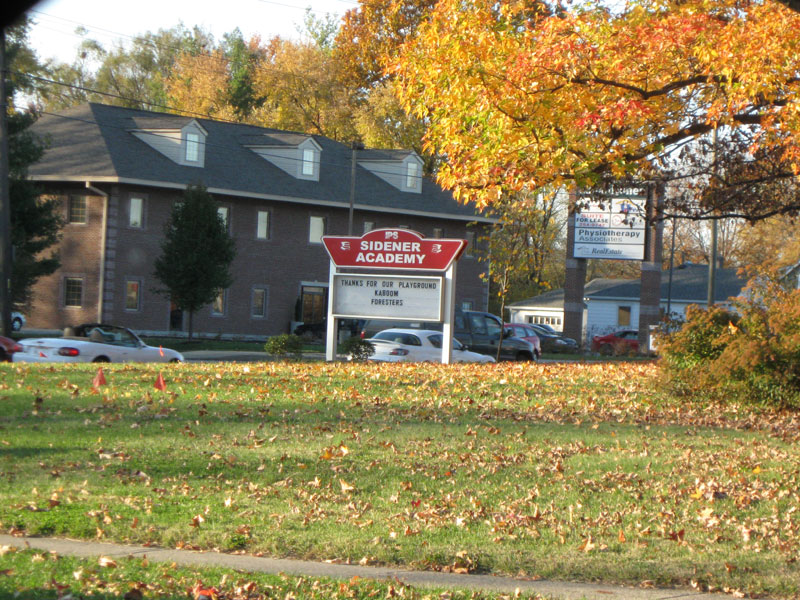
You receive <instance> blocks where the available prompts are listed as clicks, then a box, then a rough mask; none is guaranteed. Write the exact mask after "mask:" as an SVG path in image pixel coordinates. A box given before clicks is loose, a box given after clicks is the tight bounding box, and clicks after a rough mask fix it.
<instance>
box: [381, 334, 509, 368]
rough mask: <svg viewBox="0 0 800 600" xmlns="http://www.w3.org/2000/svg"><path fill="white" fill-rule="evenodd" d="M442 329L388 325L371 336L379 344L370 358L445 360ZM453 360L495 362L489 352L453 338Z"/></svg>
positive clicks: (415, 360) (424, 360)
mask: <svg viewBox="0 0 800 600" xmlns="http://www.w3.org/2000/svg"><path fill="white" fill-rule="evenodd" d="M442 339H443V335H442V332H441V331H435V330H432V329H397V328H395V329H384V330H383V331H379V332H378V333H376V334H375V335H374V336H373V337H371V338H369V340H367V341H368V342H370V343H371V344H372V345H373V347H374V348H375V354H373V355H372V356H370V357H369V360H374V361H380V362H442ZM452 360H453V362H482V363H493V362H494V358H492V357H491V356H487V355H486V354H478V353H477V352H470V351H469V350H467V349H466V348H465V347H464V346H463V345H462V344H461V342H459V341H458V340H457V339H455V338H453V357H452Z"/></svg>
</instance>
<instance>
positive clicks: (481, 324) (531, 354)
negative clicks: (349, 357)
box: [361, 310, 537, 360]
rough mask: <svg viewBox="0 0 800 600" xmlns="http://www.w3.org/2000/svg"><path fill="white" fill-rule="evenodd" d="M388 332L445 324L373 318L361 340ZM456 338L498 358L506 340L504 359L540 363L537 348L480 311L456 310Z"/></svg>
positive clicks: (470, 348)
mask: <svg viewBox="0 0 800 600" xmlns="http://www.w3.org/2000/svg"><path fill="white" fill-rule="evenodd" d="M384 329H431V330H435V331H441V330H442V323H439V322H426V321H414V322H408V321H392V320H386V319H370V320H368V321H365V322H364V326H363V328H362V330H361V337H362V338H364V339H368V338H370V337H372V336H374V335H375V334H376V333H377V332H378V331H383V330H384ZM453 337H455V338H456V339H457V340H458V341H459V342H461V343H462V344H463V345H465V346H466V347H467V348H468V349H469V350H472V351H473V352H477V353H479V354H486V355H488V356H491V357H493V358H495V357H496V356H497V346H498V344H499V343H500V339H501V337H502V340H503V344H502V348H501V352H500V359H501V360H536V358H537V354H536V349H535V347H534V346H533V344H531V343H530V342H527V341H525V340H523V339H520V338H515V337H510V332H508V333H506V332H505V331H504V330H503V321H501V320H500V318H499V317H497V316H495V315H493V314H491V313H487V312H482V311H479V310H463V311H462V310H456V313H455V319H454V323H453Z"/></svg>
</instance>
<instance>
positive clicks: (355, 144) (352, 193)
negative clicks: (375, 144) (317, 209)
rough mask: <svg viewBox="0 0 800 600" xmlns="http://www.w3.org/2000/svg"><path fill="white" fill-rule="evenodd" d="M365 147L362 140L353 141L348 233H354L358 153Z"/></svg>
mask: <svg viewBox="0 0 800 600" xmlns="http://www.w3.org/2000/svg"><path fill="white" fill-rule="evenodd" d="M363 149H364V144H362V143H361V142H353V145H352V150H353V155H352V158H351V162H350V210H349V211H348V213H347V235H350V236H351V235H353V206H354V205H355V202H356V164H357V161H356V153H357V152H358V151H359V150H363Z"/></svg>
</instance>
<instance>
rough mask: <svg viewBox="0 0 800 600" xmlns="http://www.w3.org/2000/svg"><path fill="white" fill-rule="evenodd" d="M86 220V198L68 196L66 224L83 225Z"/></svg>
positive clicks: (87, 218)
mask: <svg viewBox="0 0 800 600" xmlns="http://www.w3.org/2000/svg"><path fill="white" fill-rule="evenodd" d="M88 220H89V217H88V210H87V202H86V196H70V197H69V200H68V203H67V223H70V224H73V225H85V224H86V223H88Z"/></svg>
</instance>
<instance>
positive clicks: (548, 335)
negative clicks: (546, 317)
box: [527, 323, 580, 353]
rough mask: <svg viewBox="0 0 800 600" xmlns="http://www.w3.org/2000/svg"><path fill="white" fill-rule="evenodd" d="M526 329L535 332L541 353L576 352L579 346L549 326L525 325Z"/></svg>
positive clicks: (538, 324)
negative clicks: (528, 328)
mask: <svg viewBox="0 0 800 600" xmlns="http://www.w3.org/2000/svg"><path fill="white" fill-rule="evenodd" d="M527 325H528V327H530V328H531V329H533V330H534V331H535V332H536V335H537V336H539V341H540V343H541V345H542V352H554V353H559V352H578V350H580V345H579V344H578V342H577V341H576V340H574V339H573V338H571V337H566V336H564V334H562V333H560V332H558V331H556V330H555V329H553V328H552V327H550V326H549V325H543V324H540V323H527Z"/></svg>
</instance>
